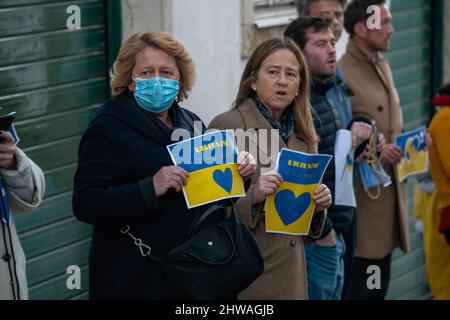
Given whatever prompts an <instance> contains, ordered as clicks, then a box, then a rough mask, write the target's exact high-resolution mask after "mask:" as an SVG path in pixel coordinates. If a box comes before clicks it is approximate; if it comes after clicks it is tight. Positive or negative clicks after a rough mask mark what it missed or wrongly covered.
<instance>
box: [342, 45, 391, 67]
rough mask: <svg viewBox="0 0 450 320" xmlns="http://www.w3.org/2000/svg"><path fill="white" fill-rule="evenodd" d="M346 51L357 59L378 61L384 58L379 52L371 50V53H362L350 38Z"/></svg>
mask: <svg viewBox="0 0 450 320" xmlns="http://www.w3.org/2000/svg"><path fill="white" fill-rule="evenodd" d="M347 52H348V53H349V54H350V55H351V56H353V57H354V58H355V59H356V60H358V61H367V62H369V63H371V62H372V63H379V61H380V60H384V58H383V55H382V54H381V53H380V52H373V53H371V54H366V53H364V52H363V51H362V50H361V49H359V48H358V47H357V46H356V44H355V41H354V40H352V39H350V40H349V41H348V43H347Z"/></svg>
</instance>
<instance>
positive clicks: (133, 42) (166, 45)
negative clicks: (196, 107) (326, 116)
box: [109, 31, 195, 101]
mask: <svg viewBox="0 0 450 320" xmlns="http://www.w3.org/2000/svg"><path fill="white" fill-rule="evenodd" d="M145 47H154V48H158V49H161V50H163V51H165V52H167V53H168V54H169V55H171V56H172V57H174V58H175V61H176V63H177V67H178V70H179V72H180V91H179V92H178V101H183V100H184V99H187V97H188V96H189V92H190V90H191V88H192V86H193V85H194V82H195V63H194V60H193V59H192V57H191V55H190V54H189V52H188V51H187V50H186V48H185V47H184V45H183V44H182V43H181V42H180V41H178V40H177V39H175V38H174V37H173V36H172V35H171V34H170V33H168V32H156V31H155V32H141V33H135V34H133V35H132V36H130V37H129V38H128V39H127V40H126V41H125V42H124V43H123V45H122V47H121V48H120V51H119V54H118V56H117V59H116V61H115V62H114V65H113V67H112V68H111V70H110V72H109V75H110V77H111V81H110V86H111V92H112V95H113V96H117V95H119V94H121V93H122V92H123V91H124V90H125V89H126V88H127V87H128V86H129V85H130V84H131V81H132V79H131V73H132V70H133V68H134V66H135V64H136V56H137V54H138V53H139V52H140V51H141V50H142V49H144V48H145Z"/></svg>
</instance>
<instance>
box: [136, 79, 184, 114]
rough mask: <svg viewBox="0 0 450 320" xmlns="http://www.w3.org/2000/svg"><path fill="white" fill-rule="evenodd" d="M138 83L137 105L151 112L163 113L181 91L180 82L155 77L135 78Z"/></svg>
mask: <svg viewBox="0 0 450 320" xmlns="http://www.w3.org/2000/svg"><path fill="white" fill-rule="evenodd" d="M133 80H134V81H135V82H136V88H135V91H134V97H135V98H136V101H137V103H138V104H139V105H140V106H141V107H142V108H144V109H145V110H148V111H150V112H156V113H157V112H163V111H165V110H167V109H169V108H170V106H171V105H172V103H173V101H174V100H175V98H176V97H177V95H178V91H179V89H180V86H179V82H178V80H174V79H167V78H159V77H154V78H150V79H140V78H133Z"/></svg>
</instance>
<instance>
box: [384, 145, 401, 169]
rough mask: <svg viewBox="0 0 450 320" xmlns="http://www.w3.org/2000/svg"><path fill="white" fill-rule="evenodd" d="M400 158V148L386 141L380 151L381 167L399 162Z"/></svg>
mask: <svg viewBox="0 0 450 320" xmlns="http://www.w3.org/2000/svg"><path fill="white" fill-rule="evenodd" d="M402 158H403V155H402V149H400V148H399V147H398V146H396V145H395V144H392V143H388V144H386V145H385V146H384V148H383V151H382V152H381V157H380V160H381V164H382V165H383V167H386V166H387V165H396V164H397V163H400V161H401V160H402Z"/></svg>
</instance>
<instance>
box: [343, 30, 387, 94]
mask: <svg viewBox="0 0 450 320" xmlns="http://www.w3.org/2000/svg"><path fill="white" fill-rule="evenodd" d="M347 51H348V53H349V54H350V56H352V57H353V58H354V59H356V61H358V62H361V61H366V62H367V63H368V64H369V65H370V66H371V67H373V68H374V69H375V72H376V74H377V75H378V78H380V81H381V83H382V84H383V85H384V87H385V88H386V90H387V91H388V92H390V91H391V87H392V84H391V83H390V82H389V80H388V75H387V71H386V70H385V67H386V66H385V63H384V62H385V60H384V58H383V56H382V55H381V53H380V52H373V53H372V54H369V55H368V54H366V53H364V52H363V51H362V50H361V49H359V48H358V47H357V46H356V44H355V41H354V40H352V39H350V40H349V42H348V44H347Z"/></svg>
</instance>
